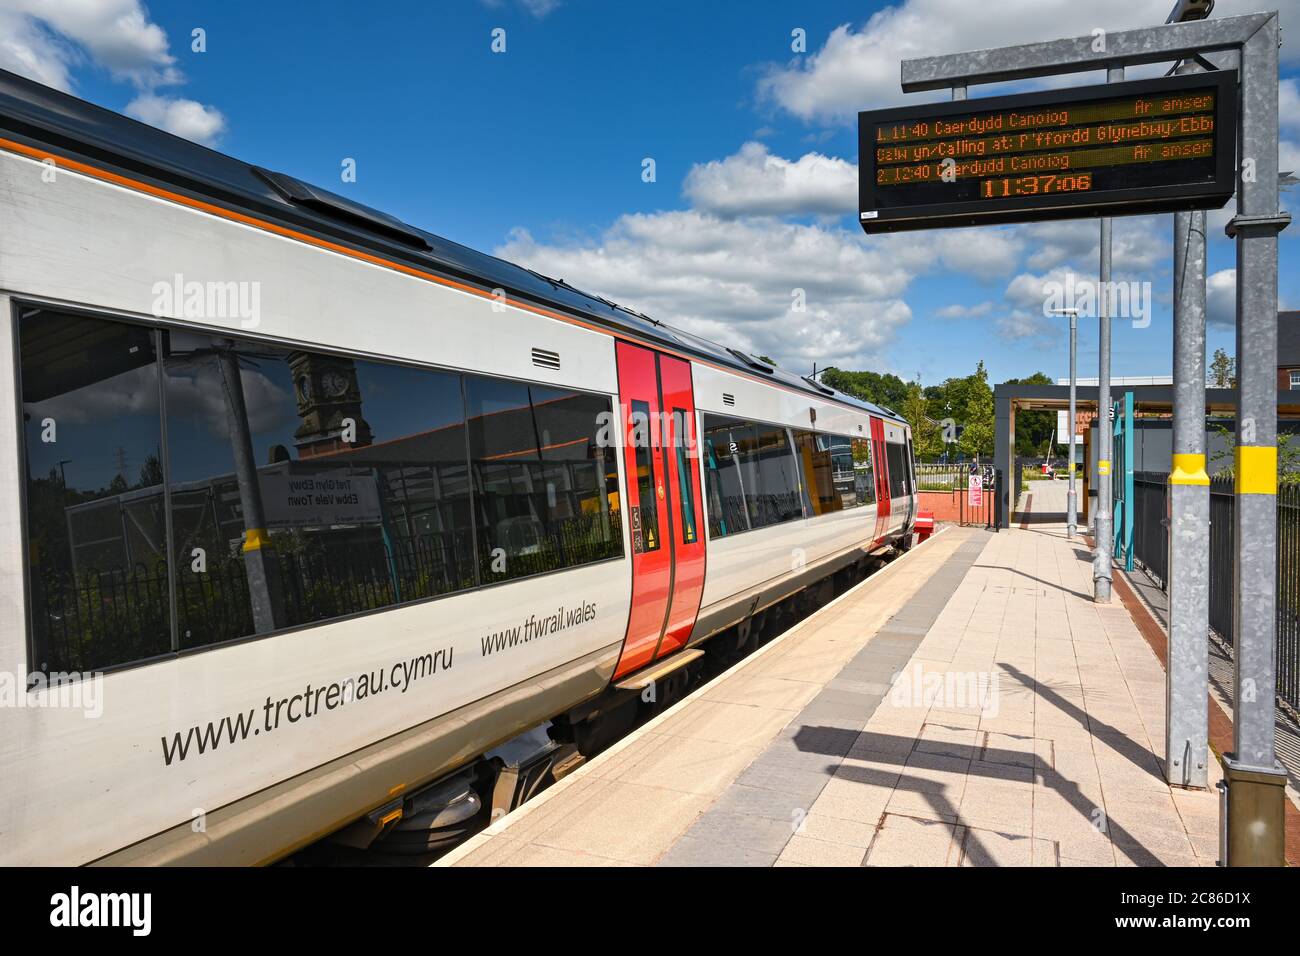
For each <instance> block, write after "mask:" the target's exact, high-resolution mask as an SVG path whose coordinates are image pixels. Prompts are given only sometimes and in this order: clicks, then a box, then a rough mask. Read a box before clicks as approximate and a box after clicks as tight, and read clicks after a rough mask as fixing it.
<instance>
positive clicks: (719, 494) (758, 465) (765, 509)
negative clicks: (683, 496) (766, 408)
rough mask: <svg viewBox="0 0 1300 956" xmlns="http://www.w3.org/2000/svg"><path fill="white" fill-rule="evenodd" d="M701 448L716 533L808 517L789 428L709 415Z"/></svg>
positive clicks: (713, 532) (712, 532) (711, 524)
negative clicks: (787, 430)
mask: <svg viewBox="0 0 1300 956" xmlns="http://www.w3.org/2000/svg"><path fill="white" fill-rule="evenodd" d="M701 447H702V454H703V460H704V473H705V482H706V487H707V494H708V503H709V535H710V536H711V537H715V538H717V537H723V536H725V535H728V534H735V533H736V532H738V531H747V530H749V529H751V528H762V527H766V526H767V525H772V524H779V523H781V522H784V521H791V520H793V519H795V518H802V517H803V501H802V496H801V494H800V491H799V472H798V465H797V464H796V462H795V458H794V454H793V451H792V449H791V447H790V443H789V441H788V439H787V437H786V430H785V428H783V427H781V426H779V425H763V424H755V423H752V422H745V421H740V420H739V419H734V418H724V417H721V416H718V415H705V416H704V435H703V442H702V444H701Z"/></svg>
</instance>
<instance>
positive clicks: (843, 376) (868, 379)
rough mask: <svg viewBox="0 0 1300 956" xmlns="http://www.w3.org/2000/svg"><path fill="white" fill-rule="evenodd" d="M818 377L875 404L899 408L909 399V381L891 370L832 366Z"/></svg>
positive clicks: (827, 383)
mask: <svg viewBox="0 0 1300 956" xmlns="http://www.w3.org/2000/svg"><path fill="white" fill-rule="evenodd" d="M818 378H819V380H820V381H821V383H822V384H823V385H828V386H830V387H831V388H833V389H836V390H838V391H841V392H844V393H845V394H846V395H852V396H853V397H854V398H860V399H862V400H863V401H864V402H871V403H872V404H873V405H884V406H885V407H886V408H891V409H894V410H897V409H899V408H901V407H902V405H903V403H904V402H905V401H907V383H906V382H904V381H903V380H902V379H901V378H899V377H898V376H897V375H894V374H892V373H889V372H886V373H885V374H884V375H881V374H880V373H879V372H846V371H844V370H842V369H838V368H835V367H833V366H832V367H831V368H828V369H827V370H826V371H825V372H823V373H822V374H821V375H820V376H819V377H818Z"/></svg>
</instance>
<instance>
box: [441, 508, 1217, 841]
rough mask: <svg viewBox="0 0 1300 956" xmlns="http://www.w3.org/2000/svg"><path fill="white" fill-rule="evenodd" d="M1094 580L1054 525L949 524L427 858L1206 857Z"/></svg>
mask: <svg viewBox="0 0 1300 956" xmlns="http://www.w3.org/2000/svg"><path fill="white" fill-rule="evenodd" d="M1090 590H1091V564H1090V556H1089V554H1088V552H1087V551H1086V549H1085V548H1084V546H1083V545H1082V544H1078V543H1071V542H1069V541H1066V540H1065V537H1064V534H1063V529H1061V528H1059V527H1052V526H1042V527H1040V528H1035V529H1033V530H1020V529H1013V530H1011V531H1003V532H1001V533H999V534H990V533H989V532H986V531H984V530H982V529H970V528H951V529H948V530H946V531H944V532H943V533H941V534H939V535H937V536H936V537H934V538H933V539H932V540H931V541H929V542H927V543H926V544H925V545H923V546H920V547H918V548H916V549H914V550H913V551H912V552H911V553H910V554H908V555H906V556H904V557H902V558H900V559H899V560H897V561H895V562H894V563H892V564H891V565H889V566H888V567H887V568H886V569H884V570H883V571H881V572H879V573H878V574H876V575H874V576H873V577H871V578H869V579H868V580H867V581H865V582H863V583H862V584H860V585H858V586H857V587H856V588H855V589H854V590H852V591H849V592H848V593H846V594H844V595H842V596H841V597H840V598H839V599H837V600H836V601H835V602H833V603H832V604H830V605H828V606H826V607H825V608H823V609H822V610H820V611H818V612H817V613H816V614H814V615H812V616H810V617H809V618H807V619H806V620H805V621H804V622H802V623H801V624H800V625H799V626H797V627H795V628H793V629H791V630H790V631H789V632H787V633H786V634H784V635H783V636H782V637H781V638H779V639H778V640H776V641H774V642H772V643H771V644H769V645H767V646H766V647H764V648H763V649H762V650H760V651H759V652H758V653H756V654H754V655H752V656H751V657H749V658H748V659H746V660H745V661H743V662H741V663H740V664H738V665H737V666H736V667H734V668H732V669H731V670H730V671H728V672H727V673H725V674H723V675H721V676H720V677H718V678H717V679H716V680H714V681H712V682H711V683H709V684H708V685H706V686H705V687H703V688H701V689H700V690H698V691H697V692H696V693H695V694H693V695H692V696H691V697H689V698H687V699H686V700H683V701H682V702H681V703H679V704H678V705H677V706H675V707H673V708H672V709H670V710H669V711H667V712H666V713H664V714H662V715H660V716H659V717H658V718H656V719H655V720H653V721H651V722H650V723H648V724H646V725H645V726H644V727H642V728H640V729H639V730H638V731H636V732H635V733H634V734H632V735H630V736H629V737H627V738H625V739H624V740H622V741H620V742H619V743H618V744H616V745H615V746H614V747H612V748H611V749H610V750H608V751H606V752H605V753H603V754H601V755H599V756H598V757H596V758H595V759H593V760H592V761H591V762H590V763H588V764H587V765H585V766H583V767H582V768H580V769H579V770H578V771H577V772H575V773H574V774H572V775H571V776H569V777H567V778H566V779H564V780H562V781H560V782H559V783H558V784H556V785H555V786H554V787H552V788H551V789H550V790H548V791H546V792H545V793H543V794H542V795H541V796H539V797H538V798H536V799H535V800H533V801H531V802H530V803H528V804H526V805H525V806H523V807H521V808H520V809H518V810H516V811H515V812H514V813H511V814H509V815H508V816H506V817H504V818H502V819H501V820H498V821H497V822H496V823H494V824H493V825H492V826H491V827H489V828H488V829H487V830H485V831H483V832H482V833H480V834H479V835H477V836H475V837H474V838H472V839H471V840H469V841H468V842H467V843H465V844H464V845H463V846H461V847H459V848H457V849H456V850H455V851H453V852H452V853H450V854H448V855H447V856H446V857H444V858H443V859H441V860H439V861H438V863H436V864H435V865H437V866H521V865H560V866H648V865H665V866H673V865H675V866H711V865H712V866H718V865H751V866H863V865H865V866H903V865H910V866H1004V865H1010V866H1070V865H1084V866H1116V865H1118V866H1132V865H1139V866H1149V865H1189V866H1195V865H1205V866H1209V865H1213V864H1214V862H1215V859H1216V858H1217V855H1218V829H1217V828H1218V798H1217V796H1216V795H1215V794H1214V791H1213V790H1210V791H1207V792H1190V791H1183V790H1171V788H1170V787H1168V786H1167V785H1166V784H1165V783H1164V781H1163V778H1162V776H1161V767H1160V762H1159V759H1158V757H1157V752H1158V751H1157V750H1156V749H1155V747H1156V746H1158V745H1160V744H1161V742H1162V740H1163V734H1164V730H1163V719H1164V672H1163V669H1162V667H1161V665H1160V662H1159V660H1158V659H1157V657H1156V656H1155V654H1154V653H1153V652H1152V650H1151V648H1150V647H1149V646H1148V645H1147V643H1146V642H1145V641H1144V640H1143V638H1142V636H1141V635H1140V634H1139V632H1138V628H1137V626H1136V624H1135V622H1134V621H1133V619H1132V618H1131V617H1130V616H1129V613H1128V611H1126V610H1125V608H1124V607H1123V606H1122V605H1121V604H1119V603H1118V602H1117V603H1115V604H1113V605H1110V606H1098V605H1095V604H1093V603H1092V601H1091V599H1090ZM1210 772H1211V783H1212V784H1213V783H1214V782H1215V780H1216V779H1217V774H1218V772H1217V766H1214V767H1211V768H1210Z"/></svg>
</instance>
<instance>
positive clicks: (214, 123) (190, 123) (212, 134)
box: [126, 93, 226, 144]
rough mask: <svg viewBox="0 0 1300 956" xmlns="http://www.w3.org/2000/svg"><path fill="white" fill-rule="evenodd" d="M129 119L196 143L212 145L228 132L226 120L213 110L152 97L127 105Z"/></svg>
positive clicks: (176, 100) (190, 103)
mask: <svg viewBox="0 0 1300 956" xmlns="http://www.w3.org/2000/svg"><path fill="white" fill-rule="evenodd" d="M126 115H127V116H133V117H135V118H136V119H138V120H140V121H141V122H142V123H148V124H149V125H150V126H157V127H158V128H159V129H165V130H166V131H167V132H169V133H174V134H176V135H177V136H183V137H185V138H186V139H191V140H194V142H196V143H205V144H206V143H213V142H215V141H216V140H217V138H218V137H219V136H220V135H221V133H222V132H223V131H224V130H225V128H226V118H225V117H224V116H222V115H221V112H220V111H219V110H216V109H214V108H213V107H211V106H204V105H203V104H202V103H198V102H195V101H194V100H186V99H179V98H176V97H170V96H155V95H154V94H152V93H145V94H142V95H140V96H137V97H136V98H135V99H134V100H132V101H131V102H130V103H129V104H127V107H126Z"/></svg>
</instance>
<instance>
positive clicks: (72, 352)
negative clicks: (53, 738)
mask: <svg viewBox="0 0 1300 956" xmlns="http://www.w3.org/2000/svg"><path fill="white" fill-rule="evenodd" d="M19 337H20V349H21V374H22V405H23V438H24V446H25V449H26V463H27V539H28V540H27V547H28V557H29V561H30V568H31V573H30V588H31V590H30V595H31V623H32V634H33V660H32V662H31V664H32V667H33V669H41V670H48V671H92V670H98V669H101V668H107V667H112V666H113V665H115V664H121V663H124V662H126V661H133V660H141V659H144V658H148V657H153V656H155V655H158V654H163V653H167V652H169V651H170V650H171V626H170V618H169V613H168V608H169V593H170V592H169V582H168V568H167V537H166V532H167V528H166V511H165V508H164V505H163V502H164V498H163V466H162V423H161V419H160V414H159V409H160V403H159V383H158V365H157V362H156V360H155V341H156V335H155V333H154V332H153V331H152V330H149V329H145V328H142V327H140V326H134V325H127V324H125V323H120V322H107V321H104V320H102V319H88V318H83V317H81V316H76V315H66V314H60V313H55V312H50V311H47V310H44V309H38V310H34V311H30V312H27V313H26V314H25V315H23V316H22V318H21V320H20V323H19Z"/></svg>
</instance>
